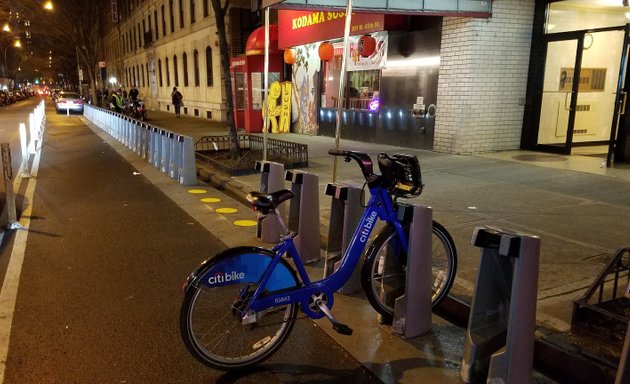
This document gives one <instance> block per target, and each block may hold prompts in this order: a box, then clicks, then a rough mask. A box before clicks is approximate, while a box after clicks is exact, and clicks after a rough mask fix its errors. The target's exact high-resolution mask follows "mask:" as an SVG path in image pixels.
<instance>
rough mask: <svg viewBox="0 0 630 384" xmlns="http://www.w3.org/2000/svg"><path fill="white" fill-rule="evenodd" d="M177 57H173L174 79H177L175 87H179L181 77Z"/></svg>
mask: <svg viewBox="0 0 630 384" xmlns="http://www.w3.org/2000/svg"><path fill="white" fill-rule="evenodd" d="M177 72H178V71H177V55H174V56H173V77H174V78H175V86H176V87H179V76H178V73H177Z"/></svg>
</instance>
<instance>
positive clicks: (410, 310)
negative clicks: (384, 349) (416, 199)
mask: <svg viewBox="0 0 630 384" xmlns="http://www.w3.org/2000/svg"><path fill="white" fill-rule="evenodd" d="M398 220H400V221H401V222H405V223H411V224H410V227H409V252H408V254H407V273H406V281H405V293H404V295H402V296H400V297H398V298H396V299H395V302H394V319H393V322H392V332H394V333H395V334H397V335H399V336H401V337H403V338H412V337H416V336H419V335H422V334H423V333H426V332H428V331H430V330H431V324H432V321H431V310H432V308H431V250H432V248H431V237H432V228H433V210H432V209H431V208H430V207H426V206H422V205H407V204H400V205H399V206H398ZM388 262H391V263H393V262H395V261H394V260H391V261H390V260H387V259H386V260H385V268H386V269H387V265H388ZM381 288H382V289H383V292H382V294H384V295H387V292H386V288H387V287H381Z"/></svg>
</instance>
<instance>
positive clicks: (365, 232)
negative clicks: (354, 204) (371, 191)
mask: <svg viewBox="0 0 630 384" xmlns="http://www.w3.org/2000/svg"><path fill="white" fill-rule="evenodd" d="M375 221H376V212H372V214H371V215H370V216H369V217H368V218H367V219H365V221H364V222H363V226H362V227H361V232H360V233H359V235H360V237H359V241H360V242H362V243H365V242H366V241H367V239H368V236H370V230H371V229H372V227H373V226H374V222H375Z"/></svg>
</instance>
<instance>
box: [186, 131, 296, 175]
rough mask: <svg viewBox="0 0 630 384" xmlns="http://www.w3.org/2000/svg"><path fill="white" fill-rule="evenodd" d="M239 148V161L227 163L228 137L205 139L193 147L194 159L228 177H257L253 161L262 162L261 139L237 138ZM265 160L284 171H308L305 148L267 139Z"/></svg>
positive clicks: (250, 137)
mask: <svg viewBox="0 0 630 384" xmlns="http://www.w3.org/2000/svg"><path fill="white" fill-rule="evenodd" d="M238 144H239V148H240V150H241V151H242V152H244V153H243V154H242V156H241V158H239V159H238V160H234V161H231V160H229V151H230V137H229V136H228V135H225V136H204V137H202V138H201V139H199V140H198V141H197V142H196V143H195V156H196V158H197V159H198V160H200V161H205V162H207V163H209V164H210V165H212V166H213V167H216V168H218V169H219V170H221V171H222V172H224V173H227V174H229V175H230V176H240V175H247V174H252V173H256V172H257V171H256V169H255V167H254V165H255V162H256V161H260V160H262V157H263V150H264V149H263V144H264V138H263V137H261V136H257V135H239V136H238ZM267 160H269V161H274V162H278V163H282V164H284V167H285V169H292V168H304V167H308V145H306V144H299V143H293V142H290V141H284V140H278V139H269V138H268V139H267Z"/></svg>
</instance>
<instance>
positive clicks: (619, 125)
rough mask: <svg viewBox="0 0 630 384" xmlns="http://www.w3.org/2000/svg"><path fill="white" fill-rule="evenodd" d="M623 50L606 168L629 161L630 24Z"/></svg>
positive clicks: (625, 31)
mask: <svg viewBox="0 0 630 384" xmlns="http://www.w3.org/2000/svg"><path fill="white" fill-rule="evenodd" d="M623 34H624V35H623V49H622V52H621V61H620V64H619V78H618V81H617V84H616V91H615V93H614V95H613V96H614V98H615V108H614V113H613V121H612V127H611V129H610V140H609V143H608V155H607V156H606V166H610V165H611V163H612V161H613V155H614V161H615V162H624V161H628V159H629V158H628V155H630V147H628V133H629V131H630V119H628V117H629V116H630V114H629V113H627V112H628V110H627V109H628V103H627V100H628V92H630V84H628V76H627V72H628V47H629V45H630V24H626V28H625V29H624V30H623Z"/></svg>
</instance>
